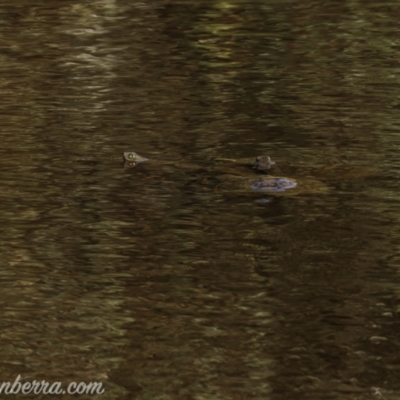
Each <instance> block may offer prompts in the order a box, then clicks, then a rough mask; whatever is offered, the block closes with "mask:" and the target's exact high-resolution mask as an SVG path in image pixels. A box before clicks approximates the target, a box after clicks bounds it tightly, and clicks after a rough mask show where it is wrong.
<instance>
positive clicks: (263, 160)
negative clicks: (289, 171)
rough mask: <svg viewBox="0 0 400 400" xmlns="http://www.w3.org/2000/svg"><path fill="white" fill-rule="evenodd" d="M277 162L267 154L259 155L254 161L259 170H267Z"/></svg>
mask: <svg viewBox="0 0 400 400" xmlns="http://www.w3.org/2000/svg"><path fill="white" fill-rule="evenodd" d="M274 164H275V162H274V161H272V160H271V157H270V156H266V155H265V154H264V155H262V156H258V157H257V158H256V161H254V168H255V169H256V170H258V171H264V172H265V171H267V170H268V169H270V168H271V166H272V165H274Z"/></svg>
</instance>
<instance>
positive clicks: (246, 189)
mask: <svg viewBox="0 0 400 400" xmlns="http://www.w3.org/2000/svg"><path fill="white" fill-rule="evenodd" d="M123 160H124V165H125V166H127V167H129V168H132V167H135V166H136V165H138V164H139V163H142V162H144V161H148V159H147V158H145V157H141V156H139V155H138V154H137V153H135V152H124V153H123ZM149 167H150V165H149ZM154 168H156V170H157V171H158V172H159V173H161V174H165V173H172V174H173V175H175V174H177V173H178V174H179V173H180V174H185V175H186V174H187V173H188V171H189V172H190V173H191V176H192V177H194V180H193V179H192V180H191V183H194V184H195V185H198V187H199V188H200V187H203V185H206V186H207V185H208V183H209V182H211V184H212V185H213V187H214V188H215V186H214V185H215V182H219V183H217V188H216V189H217V191H223V192H226V193H232V192H234V193H242V194H246V193H248V194H251V193H253V194H254V193H255V192H262V193H267V194H269V195H273V196H293V195H303V194H304V195H308V194H326V193H328V192H329V190H330V189H329V186H328V185H327V183H326V182H328V183H329V182H335V181H336V182H342V181H343V180H351V179H361V178H365V177H368V176H371V175H372V174H373V171H371V170H370V169H367V168H366V167H361V166H352V165H349V164H344V163H336V164H331V165H311V166H310V165H308V166H307V165H295V164H286V165H285V164H283V165H282V167H281V166H280V165H279V166H277V165H276V163H275V162H274V161H272V160H271V158H270V157H269V156H267V155H262V156H258V157H257V158H256V160H255V161H254V162H253V163H252V162H251V161H250V160H249V159H239V160H237V159H223V158H218V159H214V160H212V161H211V160H210V161H209V162H207V160H206V161H205V162H204V164H203V165H194V164H186V163H184V162H183V163H182V162H181V161H179V160H178V161H172V160H171V161H169V162H168V161H164V162H163V163H162V164H160V163H155V164H154V165H153V168H151V169H154ZM161 170H162V171H161ZM257 173H258V179H257V177H256V174H257ZM210 177H211V180H210ZM209 189H211V188H209Z"/></svg>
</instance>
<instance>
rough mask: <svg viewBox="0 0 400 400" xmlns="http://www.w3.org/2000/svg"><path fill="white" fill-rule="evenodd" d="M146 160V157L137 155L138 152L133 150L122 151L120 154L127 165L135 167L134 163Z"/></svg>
mask: <svg viewBox="0 0 400 400" xmlns="http://www.w3.org/2000/svg"><path fill="white" fill-rule="evenodd" d="M148 160H149V159H148V158H145V157H142V156H139V154H137V153H135V152H134V151H124V153H123V155H122V161H123V162H124V163H126V165H127V166H128V167H136V165H138V164H140V163H141V162H144V161H148Z"/></svg>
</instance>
